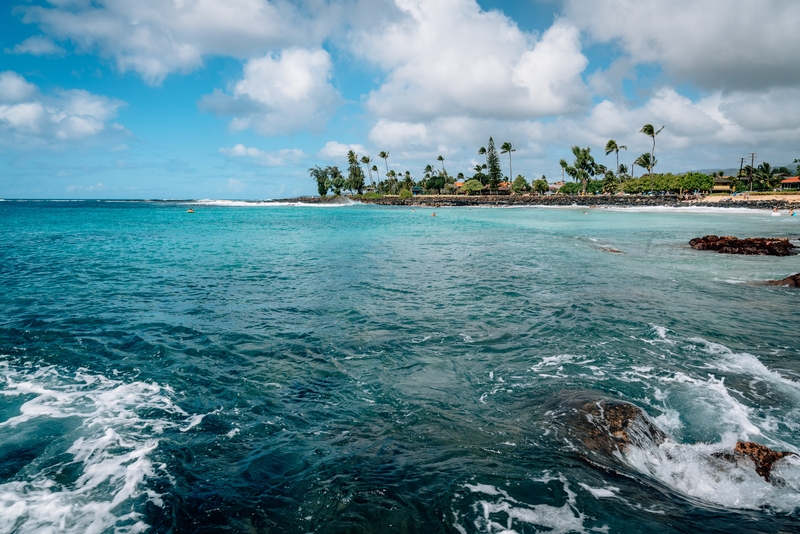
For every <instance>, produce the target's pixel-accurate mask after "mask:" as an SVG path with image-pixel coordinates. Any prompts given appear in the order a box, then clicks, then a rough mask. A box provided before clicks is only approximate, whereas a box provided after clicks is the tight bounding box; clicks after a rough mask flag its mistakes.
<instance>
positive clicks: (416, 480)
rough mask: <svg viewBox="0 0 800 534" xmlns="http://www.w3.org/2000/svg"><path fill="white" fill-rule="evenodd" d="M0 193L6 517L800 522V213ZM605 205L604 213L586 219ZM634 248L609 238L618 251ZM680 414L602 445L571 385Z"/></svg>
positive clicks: (38, 524) (213, 522) (486, 524)
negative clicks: (641, 442) (761, 455)
mask: <svg viewBox="0 0 800 534" xmlns="http://www.w3.org/2000/svg"><path fill="white" fill-rule="evenodd" d="M193 207H194V209H195V213H193V214H188V213H186V212H185V210H186V209H187V208H188V206H187V205H185V204H180V203H161V202H159V203H144V202H139V203H135V202H118V203H112V202H94V201H92V202H2V203H0V221H2V225H0V280H2V284H0V355H2V358H0V375H2V382H0V388H1V389H0V531H2V532H54V531H58V532H61V531H65V532H81V533H82V532H319V533H327V532H425V533H427V532H460V533H463V532H492V533H499V532H509V533H510V532H518V533H523V532H565V533H566V532H647V531H652V530H653V529H659V531H660V532H687V531H698V530H700V531H704V532H730V531H740V532H781V531H784V532H789V531H794V530H796V529H797V527H796V525H797V521H798V519H800V517H799V515H798V510H800V462H798V461H795V460H794V459H792V458H788V459H785V460H782V461H781V462H779V463H778V464H776V470H775V474H776V476H775V483H774V484H769V483H767V482H765V481H764V480H762V479H761V478H759V477H758V476H757V475H756V474H755V472H754V470H752V469H749V466H747V465H743V464H741V463H740V464H729V463H725V462H721V461H719V460H716V459H714V457H713V456H711V455H712V454H713V453H714V452H717V451H720V450H724V449H725V448H731V447H733V445H734V444H735V442H736V440H738V439H744V440H754V441H758V442H760V443H764V444H766V445H769V446H770V447H773V448H776V449H780V450H789V451H796V452H800V362H799V361H798V348H799V345H798V341H797V336H796V332H797V328H796V323H797V319H799V318H800V313H799V312H798V311H797V299H798V295H799V293H798V290H796V289H790V288H781V287H767V286H761V285H757V284H756V283H754V282H757V281H760V280H765V279H775V278H783V277H785V276H787V275H789V274H793V273H796V272H800V257H797V256H795V257H789V258H771V257H739V256H726V255H720V254H715V253H709V252H698V251H694V250H692V249H690V248H689V247H688V246H687V245H686V243H687V242H688V241H689V239H691V238H693V237H697V236H701V235H705V234H710V233H714V234H719V235H737V236H740V237H741V236H789V237H800V222H798V221H796V220H793V219H790V218H789V217H772V216H771V215H770V214H769V213H768V212H756V211H747V210H724V209H717V210H715V209H705V210H692V209H688V210H674V209H660V210H659V209H655V210H640V211H636V210H605V209H583V208H566V209H544V208H525V209H468V208H453V209H437V210H436V217H435V218H434V217H431V214H432V210H430V209H422V208H416V209H415V211H414V212H412V211H411V210H410V209H408V208H381V207H374V206H360V205H352V206H337V207H312V206H264V205H259V206H254V205H225V204H224V203H218V202H215V203H212V202H205V203H198V204H196V205H193ZM584 211H585V212H586V214H584ZM612 249H613V250H619V251H621V252H622V253H613V252H611V250H612ZM573 394H581V395H590V396H596V397H597V398H601V397H602V398H609V399H619V400H627V401H629V402H633V403H634V404H636V405H637V406H639V407H641V408H643V409H644V410H645V411H646V412H647V413H648V414H649V415H650V417H651V419H652V420H653V421H654V422H655V423H656V424H657V425H658V426H659V427H660V428H661V429H662V430H664V431H665V432H666V433H667V434H668V436H669V439H668V441H667V442H666V443H665V444H663V445H662V446H660V447H656V446H654V447H642V448H637V447H634V448H631V449H630V450H629V451H627V453H624V454H622V453H621V454H618V455H617V456H615V457H613V458H599V457H597V455H595V454H594V453H593V452H592V451H588V450H585V447H583V446H582V444H581V443H580V442H579V441H578V440H576V439H575V438H574V435H573V433H572V429H571V428H570V426H569V423H568V418H565V417H563V416H564V414H565V409H564V404H563V402H562V399H564V398H567V397H569V396H570V395H573Z"/></svg>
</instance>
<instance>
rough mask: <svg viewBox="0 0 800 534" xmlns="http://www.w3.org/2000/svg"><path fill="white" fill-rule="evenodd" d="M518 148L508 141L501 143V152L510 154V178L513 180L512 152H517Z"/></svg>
mask: <svg viewBox="0 0 800 534" xmlns="http://www.w3.org/2000/svg"><path fill="white" fill-rule="evenodd" d="M516 151H517V149H516V148H513V147H512V146H511V143H509V142H508V141H506V142H505V143H503V144H502V145H500V153H501V154H508V179H509V180H511V177H512V176H514V173H513V172H512V170H511V153H512V152H516Z"/></svg>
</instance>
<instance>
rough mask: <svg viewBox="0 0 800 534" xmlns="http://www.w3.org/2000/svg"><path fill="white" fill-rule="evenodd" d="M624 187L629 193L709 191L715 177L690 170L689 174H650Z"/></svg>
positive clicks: (635, 179) (632, 180) (626, 183)
mask: <svg viewBox="0 0 800 534" xmlns="http://www.w3.org/2000/svg"><path fill="white" fill-rule="evenodd" d="M622 188H623V190H624V191H625V192H626V193H629V194H641V193H647V192H650V191H655V192H657V193H678V194H682V193H686V192H690V193H691V192H694V191H700V192H708V191H711V190H712V189H713V188H714V179H713V178H711V177H710V176H709V175H707V174H702V173H699V172H690V173H687V174H680V175H675V174H672V173H667V174H649V175H647V176H642V177H641V178H633V179H630V180H627V181H626V182H625V183H623V184H622Z"/></svg>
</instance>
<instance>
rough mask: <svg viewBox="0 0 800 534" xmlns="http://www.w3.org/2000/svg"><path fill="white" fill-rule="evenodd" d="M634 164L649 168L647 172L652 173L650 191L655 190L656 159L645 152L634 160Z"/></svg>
mask: <svg viewBox="0 0 800 534" xmlns="http://www.w3.org/2000/svg"><path fill="white" fill-rule="evenodd" d="M633 164H634V165H638V166H639V167H643V168H645V169H647V174H649V175H650V192H651V193H652V192H653V167H655V166H656V160H655V159H653V158H652V156H651V155H650V154H649V153H647V152H645V153H644V154H642V155H641V156H639V157H638V158H636V161H634V162H633Z"/></svg>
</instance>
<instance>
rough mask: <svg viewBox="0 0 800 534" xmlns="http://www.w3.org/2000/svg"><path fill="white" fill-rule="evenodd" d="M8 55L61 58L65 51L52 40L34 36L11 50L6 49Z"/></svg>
mask: <svg viewBox="0 0 800 534" xmlns="http://www.w3.org/2000/svg"><path fill="white" fill-rule="evenodd" d="M6 52H7V53H10V54H30V55H32V56H63V55H64V53H65V50H64V49H63V48H61V47H60V46H58V45H57V44H55V43H54V42H53V41H52V39H48V38H47V37H42V36H41V35H35V36H33V37H28V38H27V39H25V40H24V41H22V42H21V43H19V44H17V45H16V46H14V48H12V49H8V48H6Z"/></svg>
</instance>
